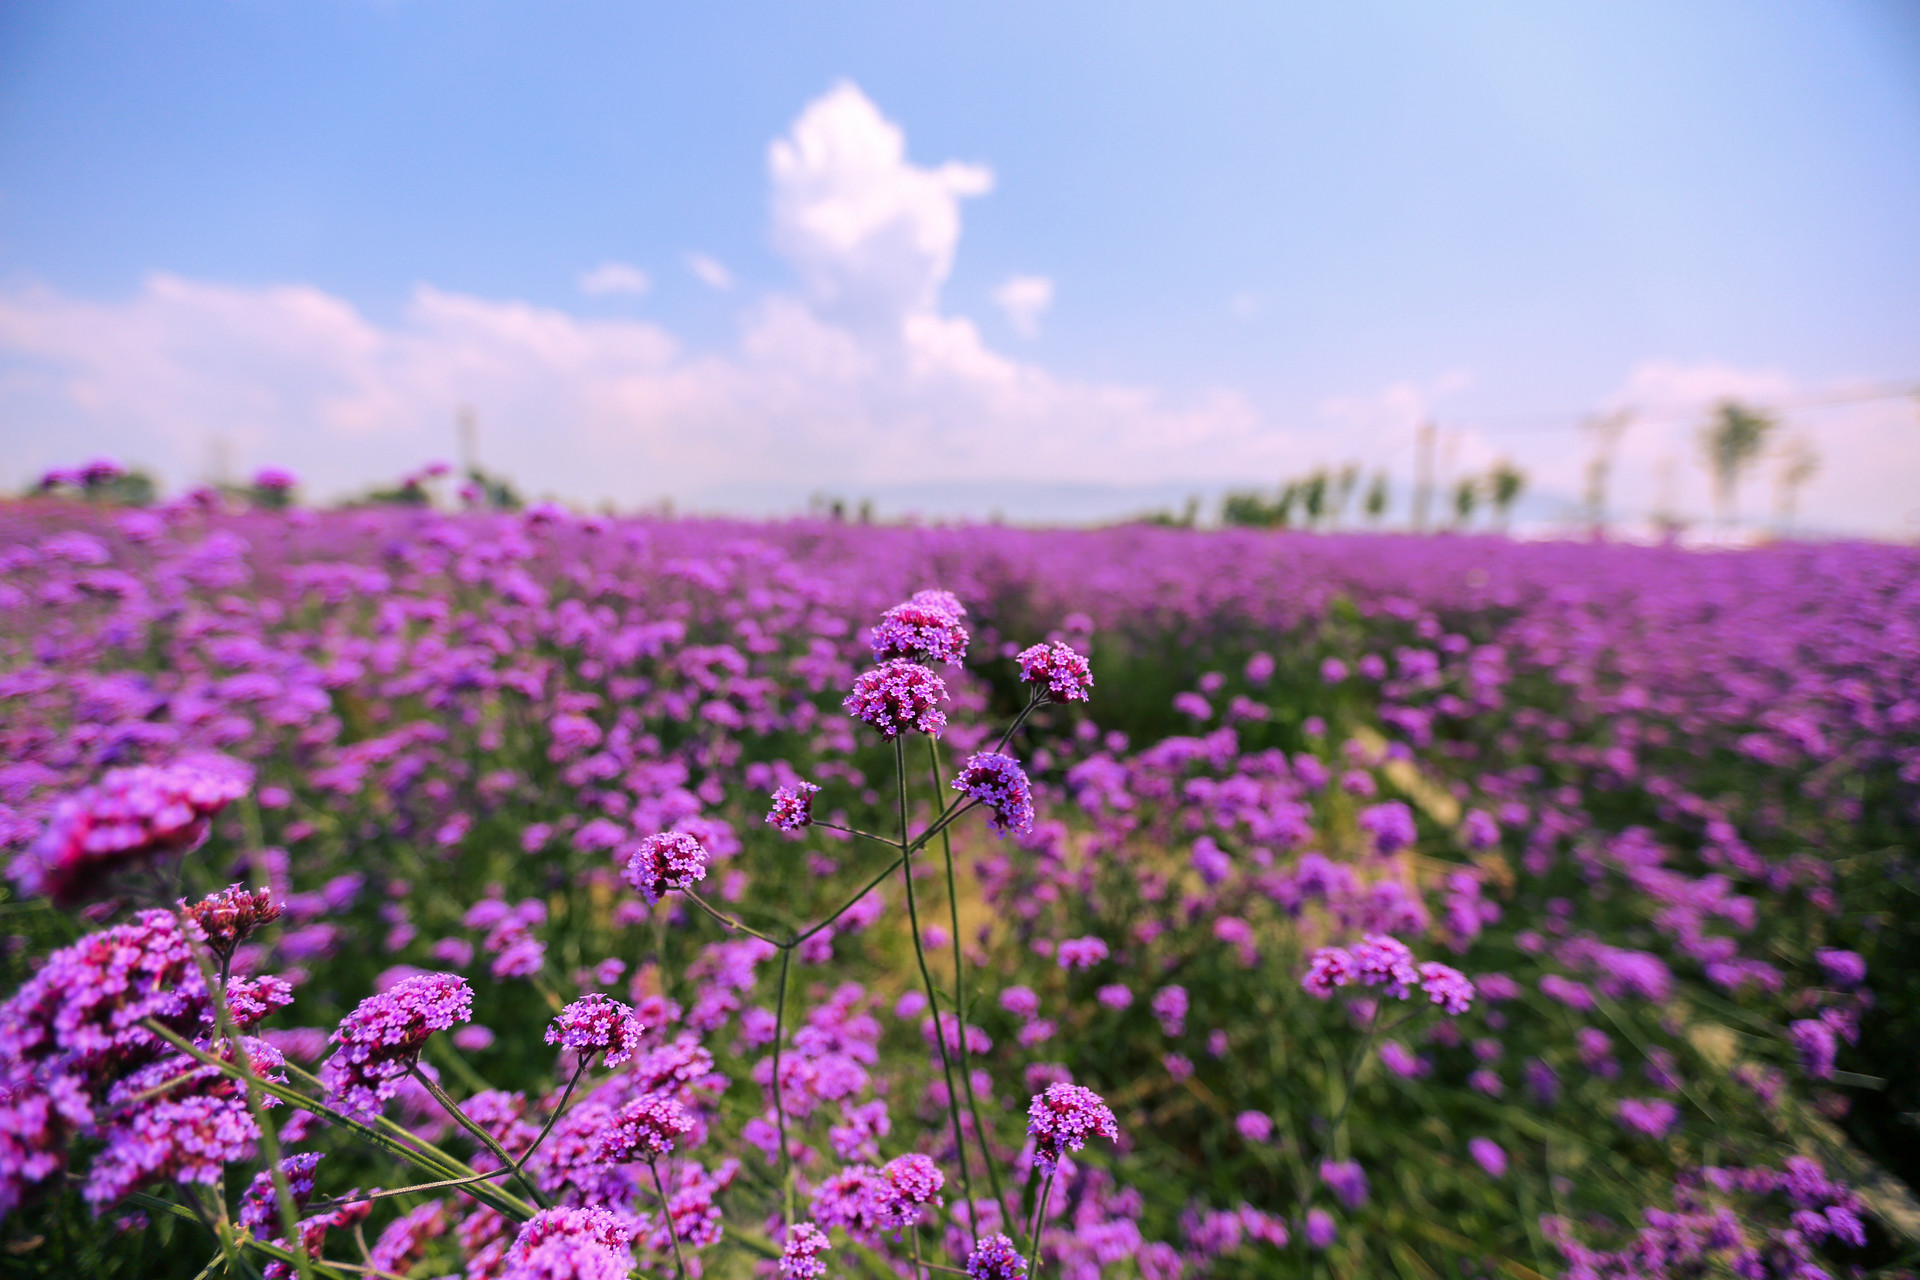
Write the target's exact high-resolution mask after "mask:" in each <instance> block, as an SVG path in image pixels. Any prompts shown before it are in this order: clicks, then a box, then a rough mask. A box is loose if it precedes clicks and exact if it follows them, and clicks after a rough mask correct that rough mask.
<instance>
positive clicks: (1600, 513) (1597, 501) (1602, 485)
mask: <svg viewBox="0 0 1920 1280" xmlns="http://www.w3.org/2000/svg"><path fill="white" fill-rule="evenodd" d="M1632 421H1633V410H1631V409H1615V410H1614V411H1613V412H1612V413H1597V414H1595V415H1594V416H1592V417H1591V418H1588V419H1587V420H1586V421H1585V422H1583V423H1581V424H1580V426H1581V428H1582V429H1583V430H1585V431H1586V432H1587V433H1588V434H1589V435H1591V436H1592V437H1593V457H1592V458H1590V459H1589V460H1588V462H1587V494H1586V498H1587V524H1588V526H1589V527H1590V529H1591V530H1592V533H1593V536H1594V537H1596V538H1597V537H1599V536H1601V535H1602V534H1603V533H1605V532H1606V528H1607V477H1608V474H1609V473H1610V472H1611V471H1612V470H1613V454H1614V450H1616V449H1617V448H1619V446H1620V436H1621V434H1622V433H1624V432H1625V431H1626V429H1627V424H1628V423H1629V422H1632Z"/></svg>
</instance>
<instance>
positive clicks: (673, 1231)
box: [647, 1156, 687, 1280]
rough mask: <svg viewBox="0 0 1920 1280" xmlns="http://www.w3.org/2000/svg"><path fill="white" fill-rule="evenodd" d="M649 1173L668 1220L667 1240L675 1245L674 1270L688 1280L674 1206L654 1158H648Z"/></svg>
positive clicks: (681, 1279)
mask: <svg viewBox="0 0 1920 1280" xmlns="http://www.w3.org/2000/svg"><path fill="white" fill-rule="evenodd" d="M647 1172H648V1173H651V1174H652V1175H653V1189H654V1191H656V1192H657V1193H659V1196H660V1216H661V1217H663V1218H665V1219H666V1220H667V1239H668V1240H670V1241H672V1243H673V1270H674V1272H675V1274H677V1275H678V1276H679V1277H680V1280H687V1264H686V1263H685V1262H684V1261H682V1260H681V1258H680V1228H679V1227H677V1226H675V1225H674V1223H673V1205H672V1204H671V1203H669V1202H668V1200H667V1187H666V1184H665V1183H664V1182H662V1181H660V1166H659V1164H658V1163H657V1162H656V1161H655V1160H654V1158H653V1157H652V1156H648V1157H647Z"/></svg>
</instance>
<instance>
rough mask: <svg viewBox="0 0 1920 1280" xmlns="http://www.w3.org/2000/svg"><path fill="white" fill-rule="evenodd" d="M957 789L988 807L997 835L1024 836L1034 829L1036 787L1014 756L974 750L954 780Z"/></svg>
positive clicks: (991, 823)
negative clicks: (1033, 786) (1034, 794)
mask: <svg viewBox="0 0 1920 1280" xmlns="http://www.w3.org/2000/svg"><path fill="white" fill-rule="evenodd" d="M953 789H954V790H955V791H958V792H960V793H961V794H963V795H968V796H972V797H973V798H974V799H975V800H978V801H980V802H981V803H982V804H984V805H986V806H987V809H988V811H989V814H990V816H989V818H988V823H989V825H991V826H992V827H993V830H994V833H995V834H996V835H1002V836H1023V835H1026V834H1027V833H1028V832H1030V831H1032V830H1033V788H1032V787H1031V786H1030V785H1028V782H1027V774H1026V770H1024V769H1022V768H1021V767H1020V763H1019V761H1017V760H1015V759H1014V758H1013V757H1012V756H1008V755H1002V754H1000V753H999V752H997V751H979V752H976V753H974V755H973V756H972V757H970V758H969V759H968V760H967V763H966V765H965V767H963V768H962V769H961V770H960V774H959V776H958V777H956V778H955V779H954V780H953Z"/></svg>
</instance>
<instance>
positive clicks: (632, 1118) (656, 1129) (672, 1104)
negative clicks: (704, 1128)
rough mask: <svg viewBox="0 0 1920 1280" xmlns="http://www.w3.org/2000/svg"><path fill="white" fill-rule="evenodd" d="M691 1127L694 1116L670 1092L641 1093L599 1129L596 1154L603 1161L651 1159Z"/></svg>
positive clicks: (617, 1161) (663, 1153)
mask: <svg viewBox="0 0 1920 1280" xmlns="http://www.w3.org/2000/svg"><path fill="white" fill-rule="evenodd" d="M692 1131H693V1117H692V1116H689V1115H688V1114H687V1112H686V1108H684V1107H682V1106H681V1105H680V1104H679V1103H678V1102H676V1101H674V1099H673V1096H672V1095H671V1094H666V1093H643V1094H641V1095H640V1096H639V1097H637V1098H635V1099H634V1100H633V1101H632V1102H629V1103H628V1104H627V1105H626V1106H624V1107H622V1108H620V1110H619V1111H618V1112H617V1113H616V1114H615V1115H614V1117H613V1122H612V1123H611V1124H609V1125H608V1126H607V1127H606V1128H605V1129H602V1130H601V1131H600V1143H599V1149H598V1152H597V1155H598V1157H599V1159H600V1160H601V1161H602V1162H603V1163H605V1164H627V1163H629V1162H630V1161H634V1160H651V1159H653V1158H654V1157H655V1156H660V1155H665V1154H666V1153H667V1152H669V1151H671V1150H673V1140H674V1139H675V1138H677V1137H680V1136H681V1135H683V1134H687V1133H691V1132H692Z"/></svg>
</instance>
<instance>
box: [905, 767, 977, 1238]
mask: <svg viewBox="0 0 1920 1280" xmlns="http://www.w3.org/2000/svg"><path fill="white" fill-rule="evenodd" d="M893 761H894V770H895V774H896V775H897V777H898V779H899V787H898V791H899V793H900V866H901V869H902V873H903V874H902V876H901V878H902V879H903V880H905V881H906V885H907V926H908V928H909V929H910V930H911V931H912V934H913V958H914V960H915V961H916V962H917V963H918V964H919V966H920V980H921V981H922V982H923V983H925V984H926V988H927V1012H928V1013H929V1014H930V1015H932V1018H933V1044H934V1047H935V1048H936V1049H938V1050H939V1052H940V1073H941V1075H942V1076H943V1077H945V1079H946V1082H947V1114H948V1115H949V1116H950V1117H952V1119H953V1149H954V1154H955V1155H956V1156H957V1157H958V1159H959V1161H960V1168H961V1170H962V1171H963V1172H964V1171H965V1169H966V1167H967V1142H966V1135H965V1133H964V1131H963V1129H962V1127H961V1124H960V1091H959V1090H958V1089H955V1088H954V1086H953V1062H952V1061H951V1060H950V1059H949V1058H948V1056H947V1033H946V1028H945V1027H943V1026H942V1025H941V1023H940V995H939V992H938V991H936V990H935V989H934V985H933V972H932V970H930V969H928V968H927V951H926V948H925V947H924V946H922V945H921V942H920V908H919V906H918V905H917V904H916V902H915V900H914V893H913V856H912V846H911V845H910V844H909V843H908V840H907V748H906V744H905V743H904V742H903V741H902V740H901V739H899V738H897V737H896V738H895V739H894V740H893ZM953 1019H954V1028H955V1033H956V1034H957V1035H959V1037H960V1039H961V1042H962V1043H965V1041H966V1037H967V1023H966V1019H965V1018H963V1017H962V1016H961V1015H960V1013H959V1011H957V1010H956V1011H955V1013H954V1015H953ZM967 1216H968V1218H969V1219H971V1218H972V1216H973V1205H972V1204H971V1203H969V1204H968V1206H967Z"/></svg>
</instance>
